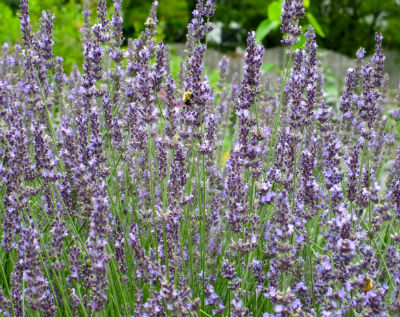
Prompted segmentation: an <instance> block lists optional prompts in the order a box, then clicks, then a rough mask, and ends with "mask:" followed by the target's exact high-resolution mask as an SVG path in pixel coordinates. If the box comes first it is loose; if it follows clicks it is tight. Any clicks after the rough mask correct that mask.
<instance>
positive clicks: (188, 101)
mask: <svg viewBox="0 0 400 317" xmlns="http://www.w3.org/2000/svg"><path fill="white" fill-rule="evenodd" d="M182 100H183V103H184V104H185V105H186V106H191V105H192V104H193V93H192V92H191V91H186V92H184V93H183V95H182Z"/></svg>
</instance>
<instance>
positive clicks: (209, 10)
mask: <svg viewBox="0 0 400 317" xmlns="http://www.w3.org/2000/svg"><path fill="white" fill-rule="evenodd" d="M216 2H217V0H207V2H206V3H205V5H204V8H203V15H204V16H205V17H207V18H211V17H213V16H214V13H215V9H216V8H217V7H216V5H215V3H216Z"/></svg>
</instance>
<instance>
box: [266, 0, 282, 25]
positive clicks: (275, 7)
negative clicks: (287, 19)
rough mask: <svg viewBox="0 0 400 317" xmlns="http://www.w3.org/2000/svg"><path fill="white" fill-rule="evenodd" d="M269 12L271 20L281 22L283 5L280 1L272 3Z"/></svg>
mask: <svg viewBox="0 0 400 317" xmlns="http://www.w3.org/2000/svg"><path fill="white" fill-rule="evenodd" d="M267 12H268V19H269V20H271V21H278V22H281V14H282V3H281V2H280V1H274V2H271V3H270V5H269V6H268V11H267Z"/></svg>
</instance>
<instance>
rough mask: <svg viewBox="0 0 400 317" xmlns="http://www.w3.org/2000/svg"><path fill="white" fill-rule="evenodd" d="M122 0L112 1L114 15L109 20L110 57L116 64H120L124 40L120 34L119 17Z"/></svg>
mask: <svg viewBox="0 0 400 317" xmlns="http://www.w3.org/2000/svg"><path fill="white" fill-rule="evenodd" d="M121 6H122V0H114V14H113V16H112V19H111V26H112V32H111V39H112V41H111V45H112V48H111V50H110V56H111V58H112V59H113V60H114V62H116V63H120V62H121V61H122V59H123V58H124V55H123V53H122V51H121V49H120V47H121V45H122V41H123V39H124V36H123V33H122V21H123V19H122V16H121Z"/></svg>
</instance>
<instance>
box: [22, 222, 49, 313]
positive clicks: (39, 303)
mask: <svg viewBox="0 0 400 317" xmlns="http://www.w3.org/2000/svg"><path fill="white" fill-rule="evenodd" d="M31 225H32V224H31ZM37 234H38V232H37V230H36V228H31V227H30V226H27V227H26V226H24V225H21V240H20V244H19V261H20V264H21V265H22V266H23V280H24V281H25V283H26V288H25V290H24V294H25V298H26V299H27V302H28V304H29V306H30V307H31V308H32V309H33V310H42V311H43V313H44V314H45V315H46V316H54V315H55V314H56V311H57V308H56V307H55V305H54V299H53V296H52V295H51V293H50V288H49V282H48V281H47V279H45V278H43V276H42V270H41V263H40V260H39V250H40V246H39V242H38V241H37Z"/></svg>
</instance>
